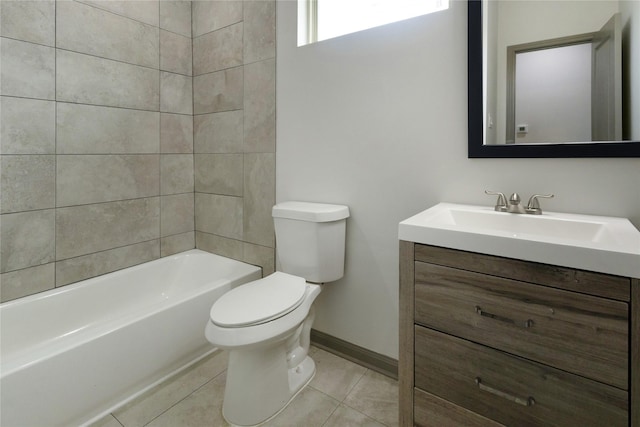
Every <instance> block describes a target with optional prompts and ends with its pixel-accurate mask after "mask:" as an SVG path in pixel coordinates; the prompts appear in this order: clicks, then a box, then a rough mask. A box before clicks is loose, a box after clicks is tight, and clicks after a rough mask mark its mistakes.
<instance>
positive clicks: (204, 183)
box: [195, 154, 243, 196]
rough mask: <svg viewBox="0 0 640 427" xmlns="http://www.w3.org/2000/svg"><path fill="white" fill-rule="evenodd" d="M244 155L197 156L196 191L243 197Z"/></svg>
mask: <svg viewBox="0 0 640 427" xmlns="http://www.w3.org/2000/svg"><path fill="white" fill-rule="evenodd" d="M242 157H243V155H242V154H196V155H195V191H197V192H199V193H214V194H225V195H227V196H242V189H243V159H242Z"/></svg>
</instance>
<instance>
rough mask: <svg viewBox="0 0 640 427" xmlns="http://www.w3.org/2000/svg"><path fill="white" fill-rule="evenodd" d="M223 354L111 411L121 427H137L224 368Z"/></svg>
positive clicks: (202, 361) (224, 355)
mask: <svg viewBox="0 0 640 427" xmlns="http://www.w3.org/2000/svg"><path fill="white" fill-rule="evenodd" d="M227 359H228V357H227V352H222V351H219V352H216V353H214V354H213V355H211V356H208V357H206V358H205V359H203V360H201V361H199V362H198V363H196V364H195V365H193V366H191V367H190V368H188V369H187V370H186V371H184V372H181V373H180V374H178V375H177V376H175V377H173V378H170V379H169V380H167V381H165V382H164V383H162V384H160V385H158V386H156V387H154V388H152V389H151V390H149V391H148V392H146V393H144V394H143V395H141V396H140V397H138V398H136V399H134V400H133V401H132V402H130V403H128V404H127V405H125V406H123V407H122V408H120V409H118V410H116V411H114V415H115V417H116V418H117V419H118V421H120V422H121V423H122V424H123V425H124V426H125V427H141V426H144V425H146V424H147V423H148V422H149V421H151V420H153V419H154V418H156V417H157V416H158V415H160V414H162V413H163V412H165V411H166V410H167V409H169V408H170V407H172V406H173V405H175V404H176V403H178V402H179V401H181V400H182V399H184V398H186V397H187V396H189V395H190V394H191V393H193V391H194V390H196V389H198V388H199V387H201V386H202V385H204V384H205V383H207V381H210V380H211V379H212V378H214V377H216V376H217V375H219V374H220V373H221V372H223V371H224V370H225V369H226V368H227Z"/></svg>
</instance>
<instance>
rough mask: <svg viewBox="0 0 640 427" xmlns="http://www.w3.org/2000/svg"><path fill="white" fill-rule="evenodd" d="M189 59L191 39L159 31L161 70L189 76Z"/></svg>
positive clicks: (190, 65) (190, 67) (190, 68)
mask: <svg viewBox="0 0 640 427" xmlns="http://www.w3.org/2000/svg"><path fill="white" fill-rule="evenodd" d="M162 3H165V2H162ZM191 58H192V49H191V37H185V36H181V35H180V34H175V33H172V32H170V31H165V30H161V31H160V69H161V70H163V71H170V72H172V73H178V74H184V75H187V76H190V75H191V74H192V63H193V61H192V59H191Z"/></svg>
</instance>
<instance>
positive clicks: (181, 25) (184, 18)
mask: <svg viewBox="0 0 640 427" xmlns="http://www.w3.org/2000/svg"><path fill="white" fill-rule="evenodd" d="M160 28H162V29H163V30H169V31H171V32H174V33H177V34H180V35H182V36H185V37H189V39H191V2H190V1H185V0H177V1H175V0H162V1H160Z"/></svg>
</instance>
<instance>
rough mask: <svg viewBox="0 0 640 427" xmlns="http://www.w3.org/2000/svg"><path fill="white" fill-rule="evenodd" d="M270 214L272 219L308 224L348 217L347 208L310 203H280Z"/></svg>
mask: <svg viewBox="0 0 640 427" xmlns="http://www.w3.org/2000/svg"><path fill="white" fill-rule="evenodd" d="M271 214H272V215H273V217H274V218H287V219H297V220H300V221H309V222H329V221H338V220H341V219H345V218H348V217H349V207H348V206H343V205H330V204H326V203H310V202H282V203H278V204H276V205H275V206H274V207H273V209H272V211H271Z"/></svg>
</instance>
